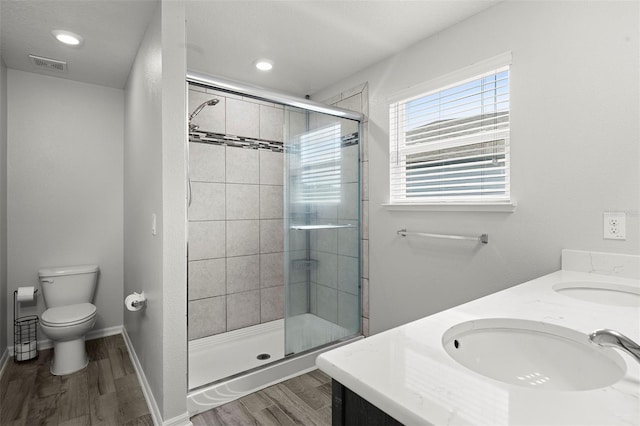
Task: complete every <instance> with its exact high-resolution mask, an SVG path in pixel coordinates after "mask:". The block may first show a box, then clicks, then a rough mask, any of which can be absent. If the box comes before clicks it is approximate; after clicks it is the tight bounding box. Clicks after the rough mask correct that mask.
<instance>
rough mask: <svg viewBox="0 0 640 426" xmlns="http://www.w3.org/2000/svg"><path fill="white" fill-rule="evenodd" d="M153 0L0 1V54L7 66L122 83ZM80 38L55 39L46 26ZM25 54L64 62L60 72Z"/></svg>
mask: <svg viewBox="0 0 640 426" xmlns="http://www.w3.org/2000/svg"><path fill="white" fill-rule="evenodd" d="M156 5H157V0H129V1H114V0H97V1H96V0H37V1H34V0H0V37H1V39H0V49H1V50H0V53H1V54H2V58H3V59H4V62H5V64H6V65H7V67H9V68H14V69H18V70H22V71H29V72H35V73H39V74H46V75H51V76H55V77H61V78H67V79H70V80H76V81H82V82H85V83H92V84H98V85H101V86H108V87H115V88H119V89H121V88H124V85H125V84H126V82H127V77H128V75H129V70H130V69H131V65H132V64H133V59H134V58H135V55H136V52H137V51H138V46H139V45H140V41H141V40H142V37H143V36H144V32H145V30H146V28H147V24H148V23H149V21H150V20H151V16H152V14H153V11H154V10H155V7H156ZM56 29H61V30H67V31H72V32H74V33H76V34H79V35H81V36H82V37H83V38H84V44H83V45H82V46H81V47H77V48H76V47H70V46H66V45H63V44H61V43H59V42H58V41H57V40H56V39H55V38H54V37H53V35H52V34H51V31H52V30H56ZM29 54H33V55H37V56H42V57H45V58H49V59H56V60H62V61H66V62H68V65H67V68H68V71H67V72H66V73H62V72H60V71H49V70H46V69H45V70H41V69H39V68H37V67H35V66H34V65H32V64H31V62H30V61H29V57H28V55H29Z"/></svg>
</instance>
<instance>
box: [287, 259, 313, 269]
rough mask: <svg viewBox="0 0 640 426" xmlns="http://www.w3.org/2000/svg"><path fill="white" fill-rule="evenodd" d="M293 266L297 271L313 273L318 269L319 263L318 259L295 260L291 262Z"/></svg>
mask: <svg viewBox="0 0 640 426" xmlns="http://www.w3.org/2000/svg"><path fill="white" fill-rule="evenodd" d="M291 266H292V267H293V269H295V270H303V271H311V270H313V269H316V268H317V267H318V261H317V260H316V259H308V260H307V259H294V260H292V261H291Z"/></svg>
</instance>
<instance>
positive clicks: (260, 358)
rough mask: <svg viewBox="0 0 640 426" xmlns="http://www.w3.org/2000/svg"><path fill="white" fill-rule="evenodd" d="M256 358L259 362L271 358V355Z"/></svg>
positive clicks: (261, 355)
mask: <svg viewBox="0 0 640 426" xmlns="http://www.w3.org/2000/svg"><path fill="white" fill-rule="evenodd" d="M256 358H258V359H259V360H260V361H262V360H265V359H269V358H271V355H269V354H260V355H258V356H257V357H256Z"/></svg>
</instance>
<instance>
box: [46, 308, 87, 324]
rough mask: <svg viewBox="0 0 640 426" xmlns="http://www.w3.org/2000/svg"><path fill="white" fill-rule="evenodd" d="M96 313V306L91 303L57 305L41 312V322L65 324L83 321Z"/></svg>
mask: <svg viewBox="0 0 640 426" xmlns="http://www.w3.org/2000/svg"><path fill="white" fill-rule="evenodd" d="M95 314H96V307H95V305H93V304H91V303H78V304H77V305H67V306H58V307H56V308H49V309H47V310H46V311H44V313H43V314H42V318H41V319H42V323H43V324H47V325H50V326H67V325H73V324H75V323H79V322H83V321H86V320H88V319H90V318H91V317H92V316H95Z"/></svg>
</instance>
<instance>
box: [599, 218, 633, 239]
mask: <svg viewBox="0 0 640 426" xmlns="http://www.w3.org/2000/svg"><path fill="white" fill-rule="evenodd" d="M602 219H603V220H602V225H603V237H604V239H605V240H625V239H626V238H627V236H626V231H627V230H626V214H625V213H624V212H604V213H603V215H602Z"/></svg>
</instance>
